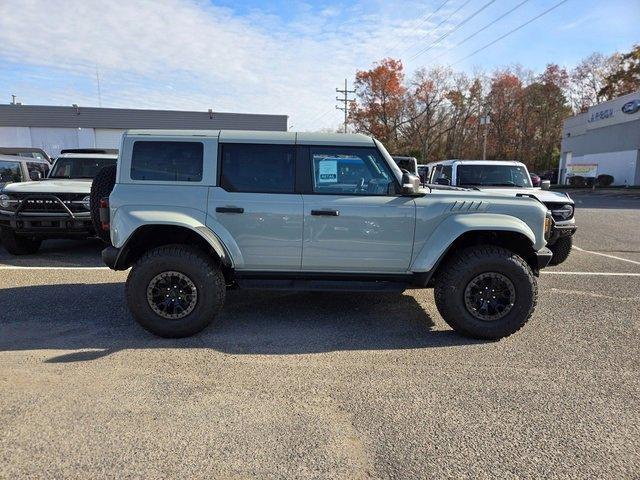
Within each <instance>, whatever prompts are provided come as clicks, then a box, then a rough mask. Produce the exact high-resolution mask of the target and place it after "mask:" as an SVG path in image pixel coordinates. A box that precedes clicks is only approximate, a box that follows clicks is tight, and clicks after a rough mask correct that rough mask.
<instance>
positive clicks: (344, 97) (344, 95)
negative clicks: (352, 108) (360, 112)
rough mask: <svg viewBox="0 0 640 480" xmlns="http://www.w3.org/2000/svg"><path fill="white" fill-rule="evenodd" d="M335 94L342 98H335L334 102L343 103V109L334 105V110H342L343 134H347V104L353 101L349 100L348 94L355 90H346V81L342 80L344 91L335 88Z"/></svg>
mask: <svg viewBox="0 0 640 480" xmlns="http://www.w3.org/2000/svg"><path fill="white" fill-rule="evenodd" d="M336 92H338V93H341V94H342V98H339V97H336V100H337V101H338V102H342V103H344V107H340V106H338V105H336V109H338V110H342V111H343V112H344V133H347V117H348V114H349V107H348V104H349V102H353V101H354V99H350V98H349V94H350V93H356V91H355V90H347V79H346V78H345V79H344V90H340V89H339V88H336Z"/></svg>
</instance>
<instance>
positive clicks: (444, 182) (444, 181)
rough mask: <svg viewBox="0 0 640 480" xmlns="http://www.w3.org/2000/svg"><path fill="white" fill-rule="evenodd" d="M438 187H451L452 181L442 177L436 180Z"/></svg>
mask: <svg viewBox="0 0 640 480" xmlns="http://www.w3.org/2000/svg"><path fill="white" fill-rule="evenodd" d="M436 184H437V185H451V180H450V179H448V178H444V177H440V178H436Z"/></svg>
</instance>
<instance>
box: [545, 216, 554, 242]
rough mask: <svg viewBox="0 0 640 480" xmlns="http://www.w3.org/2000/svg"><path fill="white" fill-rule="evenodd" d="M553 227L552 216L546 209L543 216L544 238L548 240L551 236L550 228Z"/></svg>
mask: <svg viewBox="0 0 640 480" xmlns="http://www.w3.org/2000/svg"><path fill="white" fill-rule="evenodd" d="M552 228H553V218H552V217H551V215H550V214H549V212H548V211H547V214H546V215H545V217H544V239H545V240H549V238H551V229H552Z"/></svg>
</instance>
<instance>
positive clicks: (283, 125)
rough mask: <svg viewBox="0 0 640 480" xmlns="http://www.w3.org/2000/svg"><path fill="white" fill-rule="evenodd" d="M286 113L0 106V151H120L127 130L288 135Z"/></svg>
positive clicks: (52, 153) (55, 153)
mask: <svg viewBox="0 0 640 480" xmlns="http://www.w3.org/2000/svg"><path fill="white" fill-rule="evenodd" d="M287 120H288V117H287V115H256V114H247V113H222V112H214V111H212V110H209V111H202V112H196V111H174V110H134V109H122V108H92V107H79V106H77V105H73V106H71V107H59V106H41V105H20V104H9V105H0V147H39V148H42V149H43V150H45V151H46V152H47V153H48V154H49V155H51V156H57V155H58V154H59V153H60V150H62V149H63V148H119V147H120V138H121V136H122V132H124V131H125V130H127V129H133V128H136V129H142V128H143V129H166V130H221V129H224V130H274V131H282V132H285V131H287Z"/></svg>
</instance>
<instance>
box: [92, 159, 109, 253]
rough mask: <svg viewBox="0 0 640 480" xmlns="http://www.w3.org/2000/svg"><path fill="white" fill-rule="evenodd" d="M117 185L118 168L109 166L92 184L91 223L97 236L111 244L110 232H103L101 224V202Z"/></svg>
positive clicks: (101, 171) (100, 172)
mask: <svg viewBox="0 0 640 480" xmlns="http://www.w3.org/2000/svg"><path fill="white" fill-rule="evenodd" d="M115 184H116V166H115V165H109V166H108V167H104V168H103V169H102V170H100V171H99V172H98V174H97V175H96V176H95V177H94V178H93V182H91V194H90V200H89V205H90V208H91V223H92V224H93V228H94V230H95V231H96V236H97V237H98V238H100V239H101V240H102V241H104V242H107V243H111V239H110V237H109V232H105V231H104V230H102V224H101V222H100V200H101V199H103V198H104V197H108V196H109V194H110V193H111V191H112V190H113V187H114V186H115Z"/></svg>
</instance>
